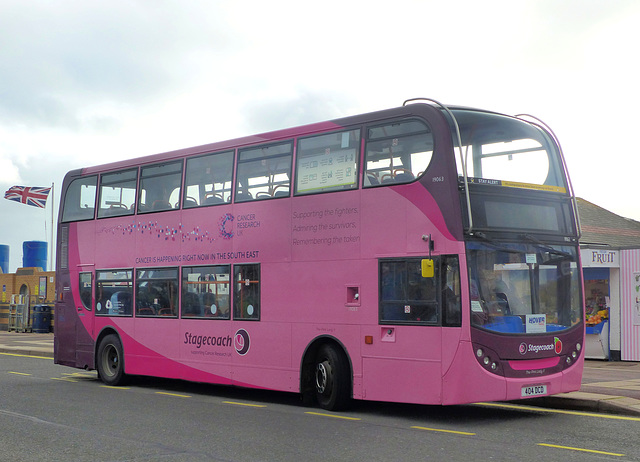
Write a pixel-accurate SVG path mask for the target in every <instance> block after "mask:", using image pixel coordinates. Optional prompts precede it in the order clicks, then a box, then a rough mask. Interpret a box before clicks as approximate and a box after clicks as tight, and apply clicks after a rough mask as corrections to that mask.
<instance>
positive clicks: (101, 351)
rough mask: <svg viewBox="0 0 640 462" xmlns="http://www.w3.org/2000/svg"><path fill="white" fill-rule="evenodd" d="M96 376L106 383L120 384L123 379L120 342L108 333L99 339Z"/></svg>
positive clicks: (122, 358) (122, 357)
mask: <svg viewBox="0 0 640 462" xmlns="http://www.w3.org/2000/svg"><path fill="white" fill-rule="evenodd" d="M97 369H98V376H99V377H100V379H101V380H102V381H103V382H104V383H105V384H107V385H111V386H116V385H122V384H123V383H124V381H125V378H126V376H125V373H124V354H123V349H122V342H121V341H120V338H119V337H118V336H117V335H114V334H109V335H107V336H106V337H104V338H103V339H102V340H101V341H100V345H99V346H98V361H97Z"/></svg>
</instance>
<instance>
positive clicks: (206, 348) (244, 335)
mask: <svg viewBox="0 0 640 462" xmlns="http://www.w3.org/2000/svg"><path fill="white" fill-rule="evenodd" d="M184 344H185V345H193V346H194V347H195V348H196V349H195V350H192V351H191V353H192V354H200V355H215V356H231V351H230V348H231V346H232V344H233V348H235V350H236V352H237V353H238V354H239V355H241V356H244V355H246V354H247V353H248V352H249V346H250V344H251V341H250V339H249V333H248V332H247V331H246V330H244V329H239V330H238V331H237V332H236V333H235V335H234V336H233V337H231V336H230V335H228V334H227V335H220V336H217V337H216V336H215V335H197V334H192V333H191V332H185V333H184ZM211 347H223V349H218V348H211ZM225 350H226V351H225Z"/></svg>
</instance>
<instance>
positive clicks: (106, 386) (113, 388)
mask: <svg viewBox="0 0 640 462" xmlns="http://www.w3.org/2000/svg"><path fill="white" fill-rule="evenodd" d="M100 387H102V388H109V389H111V390H130V388H129V387H112V386H111V385H100Z"/></svg>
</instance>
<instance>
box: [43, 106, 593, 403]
mask: <svg viewBox="0 0 640 462" xmlns="http://www.w3.org/2000/svg"><path fill="white" fill-rule="evenodd" d="M578 235H579V228H578V219H577V214H576V204H575V200H574V195H573V192H572V188H571V185H570V182H569V178H568V175H567V169H566V166H565V161H564V159H563V156H562V153H561V150H560V147H559V144H558V142H557V140H556V138H555V136H554V135H553V133H552V132H551V131H550V130H549V129H548V128H545V127H544V126H543V125H542V124H541V123H540V122H537V121H536V120H535V119H532V118H524V117H520V118H519V117H510V116H506V115H502V114H498V113H494V112H488V111H483V110H477V109H471V108H464V107H446V106H444V105H442V104H440V103H438V102H436V101H434V100H422V101H416V100H410V101H407V102H405V104H404V105H403V106H402V107H398V108H395V109H389V110H383V111H379V112H373V113H369V114H364V115H358V116H353V117H346V118H342V119H337V120H332V121H329V122H322V123H316V124H311V125H306V126H302V127H296V128H291V129H286V130H281V131H275V132H271V133H266V134H260V135H255V136H249V137H245V138H240V139H235V140H231V141H223V142H218V143H213V144H209V145H205V146H199V147H194V148H189V149H184V150H179V151H174V152H168V153H164V154H158V155H152V156H148V157H142V158H138V159H133V160H126V161H120V162H114V163H111V164H106V165H100V166H96V167H88V168H83V169H80V170H74V171H71V172H69V173H68V174H67V175H66V177H65V180H64V184H63V187H62V195H61V207H60V216H59V224H58V243H57V269H56V270H57V274H56V285H57V297H56V305H55V362H56V363H58V364H63V365H67V366H71V367H77V368H85V369H96V370H97V371H98V375H99V377H100V378H101V379H102V380H103V381H104V382H105V383H106V384H109V385H118V384H121V383H122V382H123V381H124V380H125V379H126V378H127V376H130V375H144V376H156V377H167V378H176V379H184V380H190V381H198V382H209V383H216V384H228V385H235V386H240V387H247V388H261V389H273V390H284V391H290V392H295V393H300V394H301V395H302V396H303V397H304V398H306V400H307V401H310V400H315V401H316V402H317V403H318V405H319V406H320V407H322V408H325V409H329V410H337V409H341V408H344V407H345V406H346V405H347V404H348V403H349V402H350V400H351V399H361V400H380V401H393V402H408V403H419V404H457V403H470V402H477V401H498V400H513V399H520V398H528V397H532V396H545V395H550V394H555V393H560V392H567V391H572V390H578V389H579V388H580V382H581V377H582V369H583V353H582V345H583V339H584V316H583V302H582V287H581V276H580V275H581V271H580V263H579V252H578Z"/></svg>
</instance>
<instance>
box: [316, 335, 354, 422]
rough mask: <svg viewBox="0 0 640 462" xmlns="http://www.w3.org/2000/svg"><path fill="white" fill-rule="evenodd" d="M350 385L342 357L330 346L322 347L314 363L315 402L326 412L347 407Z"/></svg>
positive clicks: (346, 366)
mask: <svg viewBox="0 0 640 462" xmlns="http://www.w3.org/2000/svg"><path fill="white" fill-rule="evenodd" d="M350 384H351V381H350V380H349V367H348V365H347V360H346V358H345V357H344V355H343V354H342V353H341V352H339V351H338V350H337V349H336V348H335V347H333V346H331V345H322V346H321V347H320V349H319V350H318V355H317V356H316V361H315V389H316V400H317V401H318V404H319V405H320V407H321V408H323V409H326V410H328V411H338V410H340V409H344V408H345V407H347V405H348V403H349V400H350V398H351V396H350V395H351V394H350V390H349V388H350Z"/></svg>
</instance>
